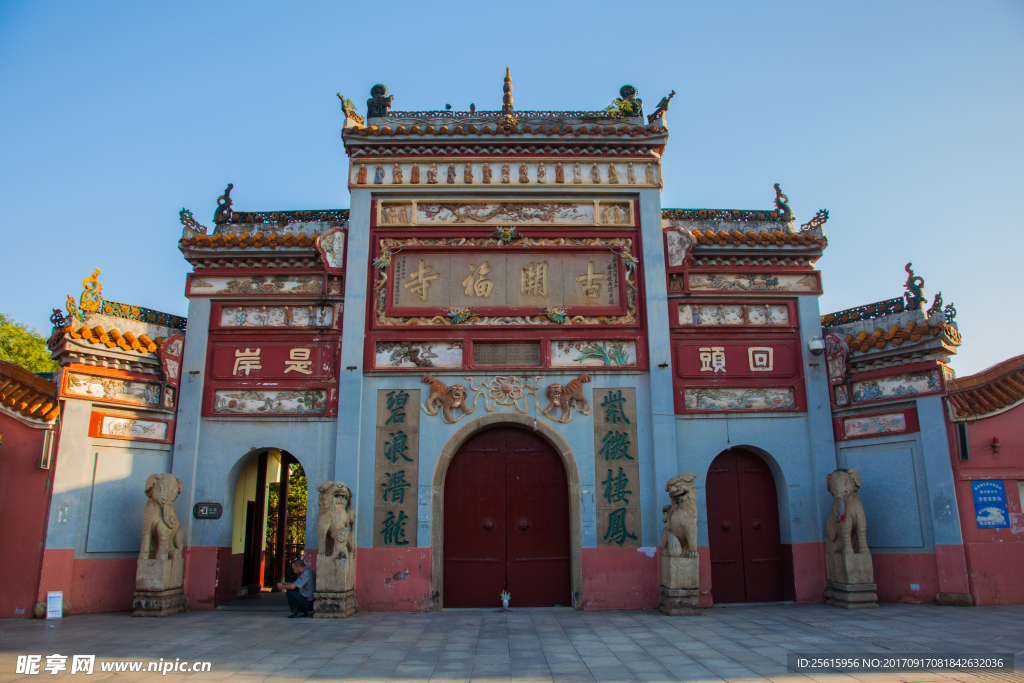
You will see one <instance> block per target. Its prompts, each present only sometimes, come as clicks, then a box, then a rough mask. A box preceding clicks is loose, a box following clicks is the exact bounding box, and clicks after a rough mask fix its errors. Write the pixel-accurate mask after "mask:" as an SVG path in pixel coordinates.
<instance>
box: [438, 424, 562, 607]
mask: <svg viewBox="0 0 1024 683" xmlns="http://www.w3.org/2000/svg"><path fill="white" fill-rule="evenodd" d="M503 590H508V592H509V593H511V595H512V601H511V604H512V605H513V606H516V607H547V606H553V605H569V604H571V591H572V589H571V585H570V580H569V491H568V484H567V479H566V475H565V468H564V467H563V466H562V461H561V459H560V458H559V457H558V454H557V453H555V451H554V449H553V448H552V447H551V446H550V444H548V443H547V442H546V441H544V440H543V439H541V438H540V437H539V436H537V435H536V434H534V433H533V432H530V431H527V430H523V429H515V428H500V429H493V430H490V431H486V432H481V433H480V434H476V435H475V436H473V437H472V438H470V439H469V441H467V442H466V443H465V444H464V445H463V447H462V448H461V449H459V452H458V453H457V454H456V455H455V457H454V458H453V459H452V462H451V464H450V465H449V467H448V474H447V477H446V480H445V492H444V605H445V607H499V606H500V605H501V599H500V597H499V595H500V593H501V592H502V591H503Z"/></svg>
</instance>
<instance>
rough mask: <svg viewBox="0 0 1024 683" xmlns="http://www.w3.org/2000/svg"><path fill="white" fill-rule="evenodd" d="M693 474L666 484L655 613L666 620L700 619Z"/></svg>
mask: <svg viewBox="0 0 1024 683" xmlns="http://www.w3.org/2000/svg"><path fill="white" fill-rule="evenodd" d="M696 480H697V475H696V474H695V473H693V472H687V473H685V474H677V475H676V476H674V477H672V478H671V479H669V480H668V483H666V484H665V491H666V492H667V493H668V495H669V498H670V499H671V501H672V504H671V505H666V506H665V507H663V508H662V509H661V512H662V521H664V522H665V529H664V530H663V531H662V532H661V590H660V591H659V592H658V609H660V610H661V611H662V612H664V613H665V614H668V615H669V616H693V615H699V614H700V612H699V611H698V610H697V601H698V600H699V598H700V561H699V559H698V558H697V489H696V486H695V484H694V482H695V481H696Z"/></svg>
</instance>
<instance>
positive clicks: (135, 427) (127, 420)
mask: <svg viewBox="0 0 1024 683" xmlns="http://www.w3.org/2000/svg"><path fill="white" fill-rule="evenodd" d="M100 435H101V436H119V437H129V438H134V439H154V440H157V441H163V440H164V439H166V438H167V423H166V422H161V421H158V420H142V419H137V418H133V417H113V416H110V415H104V416H103V421H102V422H101V423H100Z"/></svg>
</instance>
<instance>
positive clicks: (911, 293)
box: [903, 263, 925, 310]
mask: <svg viewBox="0 0 1024 683" xmlns="http://www.w3.org/2000/svg"><path fill="white" fill-rule="evenodd" d="M912 265H914V264H913V263H908V264H907V265H906V266H905V267H904V270H906V271H907V276H908V277H907V282H906V284H904V285H903V287H904V289H906V290H907V291H906V293H905V294H904V295H903V296H904V297H905V298H906V300H907V308H908V309H914V310H920V309H922V308H924V304H925V296H924V278H923V277H919V276H917V275H914V269H913V268H911V266H912Z"/></svg>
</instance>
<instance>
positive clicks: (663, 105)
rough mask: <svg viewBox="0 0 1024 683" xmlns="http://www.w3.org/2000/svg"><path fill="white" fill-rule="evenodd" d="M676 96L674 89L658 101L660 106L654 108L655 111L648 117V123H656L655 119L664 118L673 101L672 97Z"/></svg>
mask: <svg viewBox="0 0 1024 683" xmlns="http://www.w3.org/2000/svg"><path fill="white" fill-rule="evenodd" d="M675 96H676V91H675V90H673V91H672V92H670V93H669V94H668V95H665V96H664V97H662V98H661V101H660V102H658V106H657V107H655V108H654V112H653V113H652V114H651V115H650V116H648V117H647V123H648V124H651V123H654V121H655V119H658V118H664V117H665V114H666V113H667V112H668V105H669V103H670V102H672V98H673V97H675ZM641 115H642V114H641Z"/></svg>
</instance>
